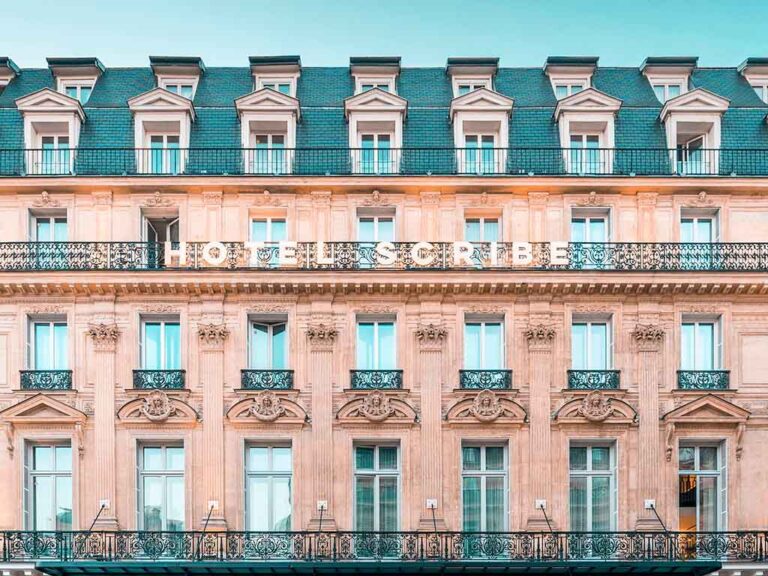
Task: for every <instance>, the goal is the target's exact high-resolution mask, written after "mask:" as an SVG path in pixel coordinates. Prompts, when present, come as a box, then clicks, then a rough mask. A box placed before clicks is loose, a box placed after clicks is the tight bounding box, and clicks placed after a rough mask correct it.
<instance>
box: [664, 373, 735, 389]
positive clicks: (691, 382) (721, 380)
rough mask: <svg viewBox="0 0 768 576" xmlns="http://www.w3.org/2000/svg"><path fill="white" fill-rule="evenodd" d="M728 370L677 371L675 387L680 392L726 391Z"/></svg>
mask: <svg viewBox="0 0 768 576" xmlns="http://www.w3.org/2000/svg"><path fill="white" fill-rule="evenodd" d="M730 381H731V372H730V370H678V371H677V387H678V388H679V389H680V390H728V388H729V387H730Z"/></svg>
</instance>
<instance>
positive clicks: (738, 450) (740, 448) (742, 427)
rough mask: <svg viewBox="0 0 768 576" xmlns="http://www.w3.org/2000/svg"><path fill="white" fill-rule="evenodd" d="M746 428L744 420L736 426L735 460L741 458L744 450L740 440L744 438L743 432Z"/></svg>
mask: <svg viewBox="0 0 768 576" xmlns="http://www.w3.org/2000/svg"><path fill="white" fill-rule="evenodd" d="M746 429H747V425H746V424H745V423H744V422H741V423H740V424H739V425H738V426H737V427H736V460H741V456H742V454H743V452H744V446H743V444H742V441H743V440H744V432H745V431H746Z"/></svg>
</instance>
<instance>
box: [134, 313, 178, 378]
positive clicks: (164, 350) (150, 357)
mask: <svg viewBox="0 0 768 576" xmlns="http://www.w3.org/2000/svg"><path fill="white" fill-rule="evenodd" d="M141 363H142V364H141V367H142V368H143V369H144V370H179V369H181V326H180V324H179V321H178V320H176V319H173V320H171V319H168V320H164V319H145V320H143V321H142V325H141Z"/></svg>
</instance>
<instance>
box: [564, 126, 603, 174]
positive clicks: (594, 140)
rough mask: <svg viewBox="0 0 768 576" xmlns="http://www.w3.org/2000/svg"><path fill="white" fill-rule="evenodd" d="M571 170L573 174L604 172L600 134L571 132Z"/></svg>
mask: <svg viewBox="0 0 768 576" xmlns="http://www.w3.org/2000/svg"><path fill="white" fill-rule="evenodd" d="M570 172H571V173H572V174H602V173H603V172H604V170H603V163H602V161H601V150H600V136H599V135H598V134H571V148H570Z"/></svg>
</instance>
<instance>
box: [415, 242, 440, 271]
mask: <svg viewBox="0 0 768 576" xmlns="http://www.w3.org/2000/svg"><path fill="white" fill-rule="evenodd" d="M432 248H433V246H432V244H431V243H430V242H416V244H414V245H413V248H411V259H412V260H413V262H414V264H418V265H419V266H429V265H430V264H432V262H433V260H434V259H435V257H434V255H433V254H427V255H425V256H423V255H422V253H421V252H422V250H424V251H428V250H432Z"/></svg>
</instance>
